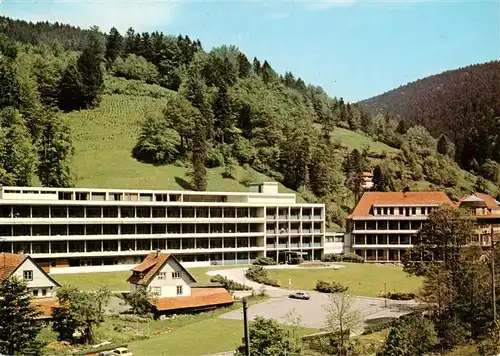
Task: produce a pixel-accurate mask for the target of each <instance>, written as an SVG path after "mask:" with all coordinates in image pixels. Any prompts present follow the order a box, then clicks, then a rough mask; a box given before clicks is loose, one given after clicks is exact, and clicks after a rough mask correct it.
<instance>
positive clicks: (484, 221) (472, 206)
mask: <svg viewBox="0 0 500 356" xmlns="http://www.w3.org/2000/svg"><path fill="white" fill-rule="evenodd" d="M459 206H460V207H461V208H464V209H467V210H469V211H470V213H471V214H472V215H473V216H474V218H475V219H476V221H477V224H478V225H479V228H478V229H477V235H476V241H475V242H478V243H481V244H483V245H487V246H489V245H490V244H491V231H492V230H493V232H494V234H495V235H500V202H498V201H497V200H495V198H493V197H492V196H490V195H488V194H484V193H473V194H470V195H466V196H465V197H463V198H462V199H460V202H459Z"/></svg>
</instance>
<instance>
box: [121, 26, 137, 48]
mask: <svg viewBox="0 0 500 356" xmlns="http://www.w3.org/2000/svg"><path fill="white" fill-rule="evenodd" d="M123 50H124V53H125V54H130V53H134V54H135V53H137V48H135V31H134V29H133V28H132V27H129V29H128V30H127V32H126V34H125V39H124V41H123Z"/></svg>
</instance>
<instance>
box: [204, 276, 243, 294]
mask: <svg viewBox="0 0 500 356" xmlns="http://www.w3.org/2000/svg"><path fill="white" fill-rule="evenodd" d="M210 282H216V283H220V284H222V286H223V287H224V288H225V289H226V290H228V291H231V290H250V289H251V288H250V287H248V286H246V285H244V284H241V283H238V282H235V281H233V280H231V279H229V278H227V277H225V276H222V275H220V274H216V275H215V276H213V277H212V278H210Z"/></svg>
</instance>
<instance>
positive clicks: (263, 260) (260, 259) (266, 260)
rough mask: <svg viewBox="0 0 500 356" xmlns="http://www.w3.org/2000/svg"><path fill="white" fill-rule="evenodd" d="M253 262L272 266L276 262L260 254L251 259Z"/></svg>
mask: <svg viewBox="0 0 500 356" xmlns="http://www.w3.org/2000/svg"><path fill="white" fill-rule="evenodd" d="M253 264H254V265H258V266H272V265H275V264H276V261H275V260H273V259H272V258H271V257H263V256H261V257H257V258H256V259H255V260H253Z"/></svg>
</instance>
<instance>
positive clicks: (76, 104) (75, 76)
mask: <svg viewBox="0 0 500 356" xmlns="http://www.w3.org/2000/svg"><path fill="white" fill-rule="evenodd" d="M58 106H59V109H61V110H64V111H72V110H78V109H81V108H82V107H84V103H83V84H82V76H81V74H80V72H79V71H78V68H77V66H76V63H74V62H73V61H70V62H69V63H68V66H67V67H66V69H65V70H64V72H63V74H62V76H61V80H60V82H59V93H58Z"/></svg>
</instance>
